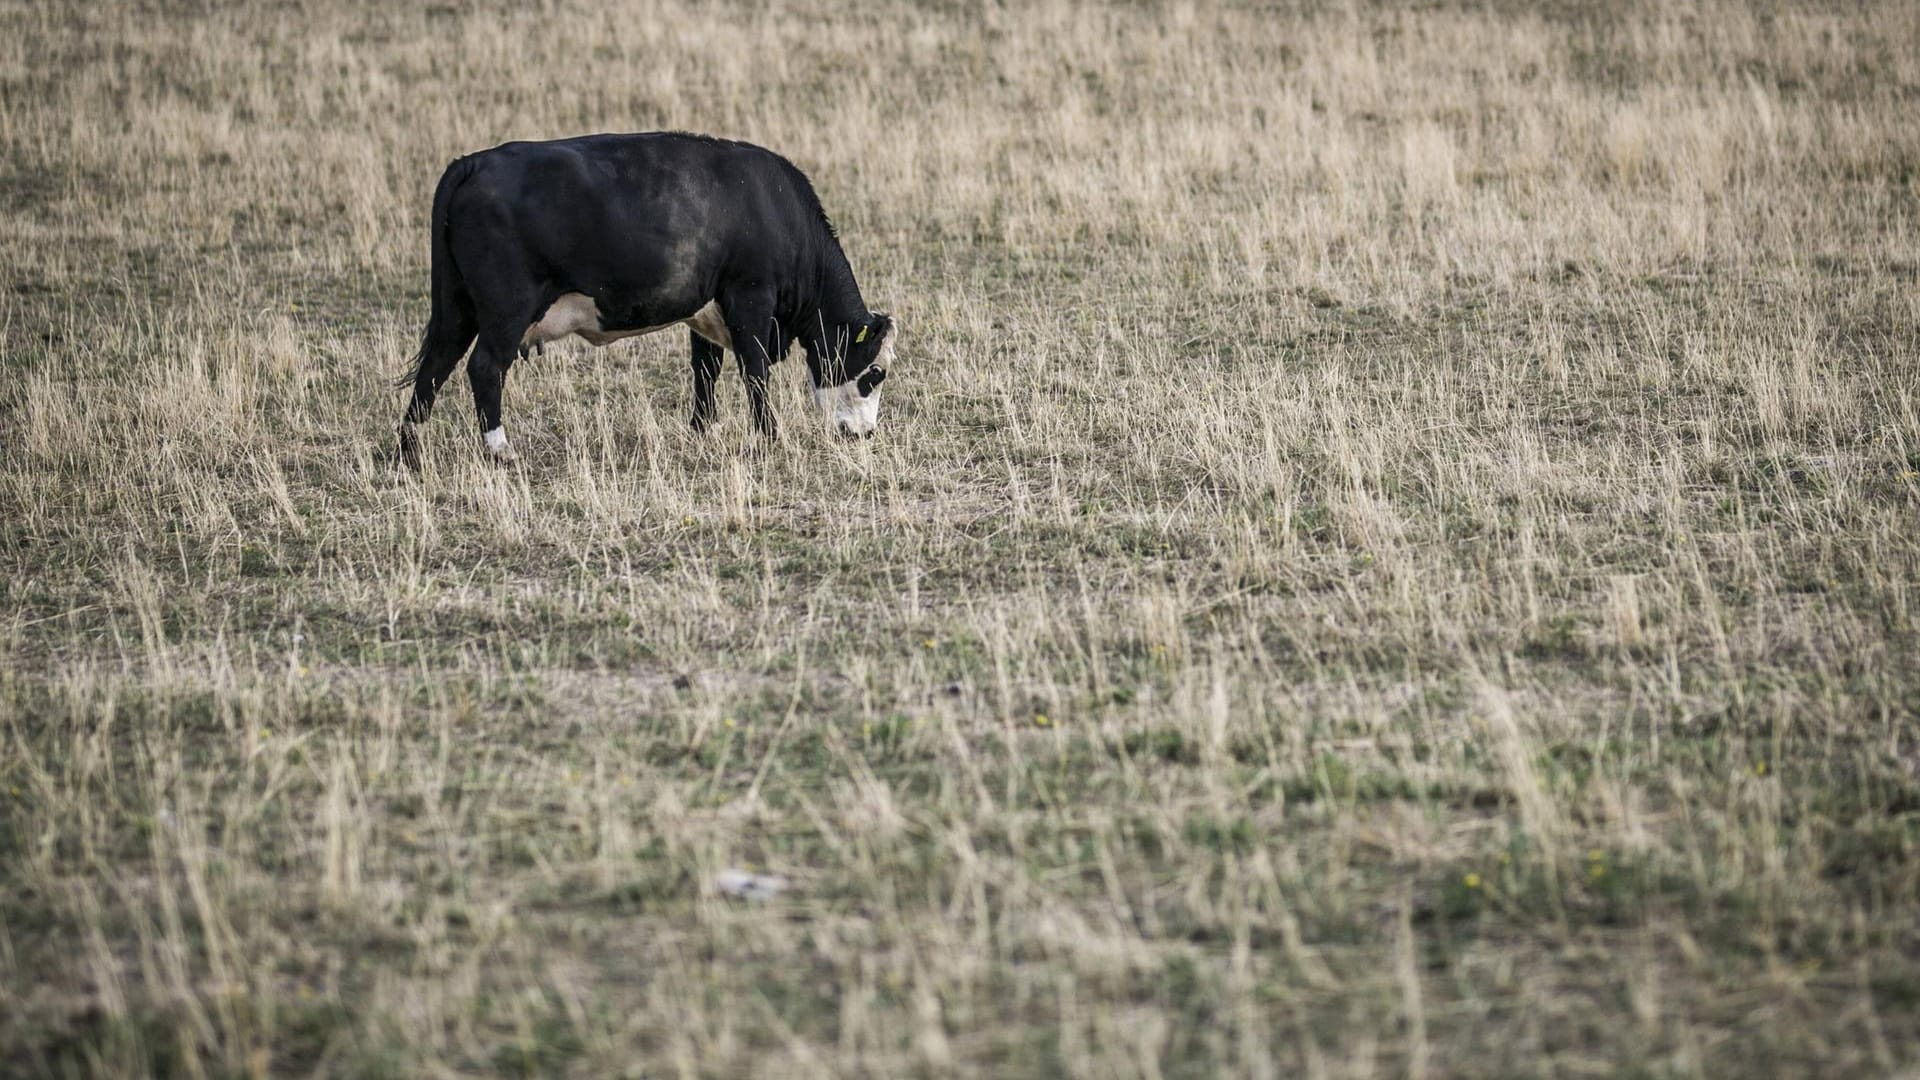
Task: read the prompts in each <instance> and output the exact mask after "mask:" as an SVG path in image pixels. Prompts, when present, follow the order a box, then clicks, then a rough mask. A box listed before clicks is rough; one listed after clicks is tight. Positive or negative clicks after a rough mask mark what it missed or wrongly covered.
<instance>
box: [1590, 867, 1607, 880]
mask: <svg viewBox="0 0 1920 1080" xmlns="http://www.w3.org/2000/svg"><path fill="white" fill-rule="evenodd" d="M1587 876H1588V877H1590V878H1592V879H1593V880H1595V881H1599V880H1600V879H1601V878H1603V877H1606V876H1607V864H1606V863H1594V864H1593V865H1592V866H1589V867H1587Z"/></svg>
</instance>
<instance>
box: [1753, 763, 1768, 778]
mask: <svg viewBox="0 0 1920 1080" xmlns="http://www.w3.org/2000/svg"><path fill="white" fill-rule="evenodd" d="M1753 775H1755V776H1765V775H1767V763H1766V762H1764V761H1756V762H1754V763H1753Z"/></svg>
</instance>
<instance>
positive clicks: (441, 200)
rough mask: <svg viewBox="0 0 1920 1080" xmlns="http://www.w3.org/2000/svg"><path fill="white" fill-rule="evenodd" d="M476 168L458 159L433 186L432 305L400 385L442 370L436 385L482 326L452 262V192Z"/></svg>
mask: <svg viewBox="0 0 1920 1080" xmlns="http://www.w3.org/2000/svg"><path fill="white" fill-rule="evenodd" d="M477 166H478V161H477V160H476V159H475V158H474V157H473V156H468V157H463V158H461V159H459V160H458V161H455V162H454V163H453V164H451V165H449V166H447V171H446V172H444V173H442V174H440V185H439V186H438V187H436V188H434V189H433V220H432V221H431V222H430V223H429V225H428V228H429V230H430V231H431V233H432V240H431V242H430V248H431V251H432V271H431V276H430V280H431V282H432V285H431V289H432V295H431V300H432V304H431V307H430V309H429V312H428V315H427V329H426V332H425V333H423V334H421V335H420V351H418V352H416V353H414V354H413V359H412V361H411V362H409V363H408V365H407V371H406V374H404V375H402V376H400V378H399V379H397V380H395V382H394V385H396V386H408V385H410V384H412V383H414V382H415V381H417V380H418V379H419V378H420V375H421V373H422V372H427V373H437V376H436V384H437V381H438V380H439V379H444V378H446V373H447V372H449V371H452V370H453V366H454V365H455V364H458V363H459V362H460V358H461V357H462V356H465V355H466V352H467V346H469V345H471V344H473V338H474V334H475V333H476V332H477V330H478V328H477V327H476V326H475V323H474V315H473V300H472V298H471V297H469V296H468V295H467V289H466V285H465V284H464V283H463V282H462V281H461V280H460V268H459V267H457V266H455V265H454V264H453V252H452V250H451V249H450V248H449V247H448V244H447V211H448V207H449V205H450V204H451V203H452V202H453V193H454V192H455V191H457V190H459V188H460V185H461V184H463V183H465V182H466V180H467V178H468V177H469V176H472V175H473V171H474V169H475V168H476V167H477Z"/></svg>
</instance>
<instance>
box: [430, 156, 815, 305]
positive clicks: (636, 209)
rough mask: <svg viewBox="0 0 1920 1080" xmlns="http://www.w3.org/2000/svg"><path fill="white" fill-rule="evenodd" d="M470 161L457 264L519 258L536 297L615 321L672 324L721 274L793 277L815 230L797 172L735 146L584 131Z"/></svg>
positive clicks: (809, 252) (708, 293) (810, 251)
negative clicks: (556, 298)
mask: <svg viewBox="0 0 1920 1080" xmlns="http://www.w3.org/2000/svg"><path fill="white" fill-rule="evenodd" d="M472 166H473V167H472V169H471V173H470V176H469V178H468V180H467V181H466V182H465V183H464V184H463V185H462V188H461V190H460V192H459V193H458V195H457V196H456V202H455V204H454V206H453V207H452V208H451V212H450V216H449V226H450V228H451V230H452V231H453V233H454V235H455V237H456V238H459V237H461V236H463V235H464V236H465V237H466V239H465V242H464V243H462V242H461V241H460V240H459V239H456V244H457V245H458V246H457V247H456V254H457V255H458V254H461V253H460V252H459V250H458V249H459V247H465V248H466V249H467V250H468V253H469V254H468V255H467V257H463V258H462V259H461V261H462V262H463V264H464V263H466V262H468V261H473V260H476V259H477V260H485V259H488V258H496V259H498V258H512V259H519V260H524V270H525V272H526V273H528V274H530V275H532V276H533V277H534V278H536V279H538V280H540V281H542V282H545V283H548V285H547V287H546V288H544V289H543V290H542V291H543V293H551V294H553V295H558V294H559V293H563V292H581V293H585V294H587V295H590V296H593V297H595V298H596V299H598V300H599V301H600V302H601V304H602V306H603V307H604V308H605V309H606V311H607V314H608V316H609V318H610V320H611V321H612V322H613V323H615V324H619V325H630V326H643V325H655V324H658V323H665V322H670V321H673V319H676V318H680V317H684V316H685V315H686V314H687V313H688V311H691V310H693V309H694V308H698V307H699V306H700V305H701V304H703V303H705V302H706V301H707V300H708V299H710V298H711V297H712V296H713V295H714V293H715V291H716V290H717V289H718V288H719V287H720V286H721V285H722V283H723V281H724V280H725V279H728V278H736V279H749V280H752V279H759V280H781V279H783V278H786V277H790V276H793V275H796V274H801V273H803V272H804V270H803V267H804V266H805V265H806V264H807V262H808V261H809V260H810V259H812V258H814V257H815V255H816V252H815V250H814V249H815V247H816V246H817V241H816V240H815V238H814V237H813V236H811V235H810V233H813V232H817V231H819V230H820V229H821V228H822V227H823V225H822V219H821V218H820V213H819V204H818V202H817V200H816V199H815V198H814V195H813V191H812V188H811V186H810V185H809V184H808V183H807V180H806V178H805V176H804V175H802V174H801V173H800V171H799V170H798V169H797V168H795V167H794V166H793V165H792V164H790V163H789V162H787V161H786V159H784V158H782V157H780V156H779V155H777V154H774V153H772V152H771V151H768V150H765V149H763V148H761V147H757V146H753V145H751V144H747V143H737V142H729V141H726V140H723V139H714V138H709V137H706V136H700V135H687V134H680V133H664V132H663V133H653V134H637V135H588V136H582V137H578V138H572V139H561V140H556V141H552V142H514V143H506V144H503V145H501V146H497V147H494V148H493V149H491V150H483V151H481V152H479V153H478V154H476V155H473V157H472ZM547 299H548V300H550V299H551V297H548V298H547ZM682 308H686V309H687V310H686V311H682V310H680V309H682Z"/></svg>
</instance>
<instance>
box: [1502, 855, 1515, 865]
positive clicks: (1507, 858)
mask: <svg viewBox="0 0 1920 1080" xmlns="http://www.w3.org/2000/svg"><path fill="white" fill-rule="evenodd" d="M1511 862H1513V855H1512V853H1511V852H1506V851H1503V852H1501V853H1500V865H1501V866H1506V865H1507V864H1508V863H1511Z"/></svg>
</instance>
